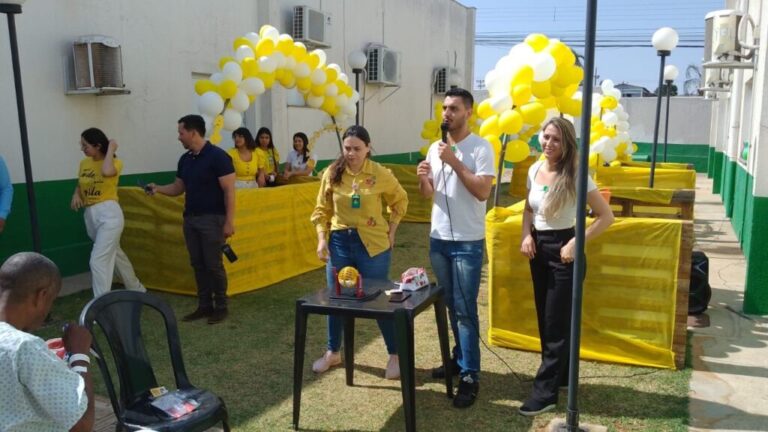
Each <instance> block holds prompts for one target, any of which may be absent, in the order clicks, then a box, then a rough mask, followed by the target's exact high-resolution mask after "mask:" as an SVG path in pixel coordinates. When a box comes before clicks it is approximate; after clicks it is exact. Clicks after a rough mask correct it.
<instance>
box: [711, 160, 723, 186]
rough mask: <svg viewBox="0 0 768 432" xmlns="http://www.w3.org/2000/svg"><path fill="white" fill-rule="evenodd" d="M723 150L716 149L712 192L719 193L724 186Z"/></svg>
mask: <svg viewBox="0 0 768 432" xmlns="http://www.w3.org/2000/svg"><path fill="white" fill-rule="evenodd" d="M723 156H724V155H723V152H719V151H715V158H714V166H713V167H712V193H714V194H719V193H720V190H721V189H722V186H723Z"/></svg>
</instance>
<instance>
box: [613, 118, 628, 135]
mask: <svg viewBox="0 0 768 432" xmlns="http://www.w3.org/2000/svg"><path fill="white" fill-rule="evenodd" d="M616 130H617V131H618V132H626V131H628V130H629V122H625V121H623V120H620V121H619V122H618V123H616Z"/></svg>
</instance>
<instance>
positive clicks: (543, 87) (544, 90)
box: [531, 81, 552, 99]
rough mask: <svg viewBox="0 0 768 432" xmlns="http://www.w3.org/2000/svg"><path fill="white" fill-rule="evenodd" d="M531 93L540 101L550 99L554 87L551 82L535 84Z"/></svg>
mask: <svg viewBox="0 0 768 432" xmlns="http://www.w3.org/2000/svg"><path fill="white" fill-rule="evenodd" d="M531 93H533V95H534V96H536V97H537V98H539V99H544V98H548V97H549V96H550V95H551V94H552V87H551V84H550V83H549V81H541V82H535V81H534V82H533V84H532V85H531Z"/></svg>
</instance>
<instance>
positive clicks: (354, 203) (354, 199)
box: [352, 194, 360, 209]
mask: <svg viewBox="0 0 768 432" xmlns="http://www.w3.org/2000/svg"><path fill="white" fill-rule="evenodd" d="M352 208H353V209H359V208H360V195H359V194H352Z"/></svg>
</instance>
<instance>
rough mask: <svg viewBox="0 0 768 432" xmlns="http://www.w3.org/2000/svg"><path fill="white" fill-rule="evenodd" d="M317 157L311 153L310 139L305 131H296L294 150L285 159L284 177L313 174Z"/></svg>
mask: <svg viewBox="0 0 768 432" xmlns="http://www.w3.org/2000/svg"><path fill="white" fill-rule="evenodd" d="M316 160H317V158H316V157H314V156H312V155H310V154H309V139H308V138H307V134H305V133H304V132H296V133H295V134H294V135H293V150H291V152H290V153H288V158H287V159H286V160H285V171H284V172H283V177H284V178H285V179H286V180H288V179H289V178H291V177H294V176H309V175H312V170H313V169H315V163H316Z"/></svg>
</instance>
